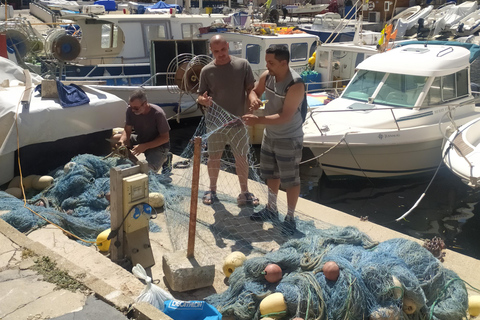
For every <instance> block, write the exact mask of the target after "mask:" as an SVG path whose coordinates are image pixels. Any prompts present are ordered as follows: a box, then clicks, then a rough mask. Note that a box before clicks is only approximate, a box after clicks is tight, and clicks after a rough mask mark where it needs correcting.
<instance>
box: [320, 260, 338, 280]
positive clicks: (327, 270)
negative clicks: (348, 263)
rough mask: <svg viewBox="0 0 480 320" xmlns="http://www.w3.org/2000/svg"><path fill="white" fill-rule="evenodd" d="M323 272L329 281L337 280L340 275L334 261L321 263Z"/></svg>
mask: <svg viewBox="0 0 480 320" xmlns="http://www.w3.org/2000/svg"><path fill="white" fill-rule="evenodd" d="M323 274H324V275H325V278H327V279H328V280H330V281H337V279H338V276H339V275H340V268H339V267H338V265H337V264H336V263H335V262H334V261H328V262H326V263H325V264H324V265H323Z"/></svg>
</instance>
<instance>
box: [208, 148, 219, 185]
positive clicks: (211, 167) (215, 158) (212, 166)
mask: <svg viewBox="0 0 480 320" xmlns="http://www.w3.org/2000/svg"><path fill="white" fill-rule="evenodd" d="M221 158H222V153H221V152H220V153H212V154H209V155H208V161H207V168H208V177H209V178H210V191H212V192H217V180H218V173H219V172H220V160H221Z"/></svg>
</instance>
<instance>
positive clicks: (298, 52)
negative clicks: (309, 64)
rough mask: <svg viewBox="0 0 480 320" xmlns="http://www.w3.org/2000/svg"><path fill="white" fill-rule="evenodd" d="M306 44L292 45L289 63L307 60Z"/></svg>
mask: <svg viewBox="0 0 480 320" xmlns="http://www.w3.org/2000/svg"><path fill="white" fill-rule="evenodd" d="M307 54H308V43H292V46H291V48H290V61H292V62H295V61H304V60H307V59H308V56H307Z"/></svg>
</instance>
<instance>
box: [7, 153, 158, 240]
mask: <svg viewBox="0 0 480 320" xmlns="http://www.w3.org/2000/svg"><path fill="white" fill-rule="evenodd" d="M133 165H134V164H133V163H132V162H131V161H130V160H128V159H125V158H121V157H108V158H103V157H99V156H94V155H91V154H82V155H78V156H76V157H74V158H72V159H71V161H70V162H69V163H67V164H65V166H62V167H59V168H57V169H55V170H54V171H53V172H51V173H50V175H51V176H52V177H53V178H54V183H53V185H52V186H51V187H49V188H47V189H45V190H43V191H42V192H35V191H32V190H28V191H26V197H27V199H28V201H27V203H26V204H25V205H24V201H23V200H19V199H17V198H15V197H13V196H11V195H9V194H7V193H5V192H0V210H6V211H8V212H7V213H6V214H4V215H2V216H1V218H2V219H3V220H5V221H6V222H8V223H9V224H10V225H12V226H13V227H15V228H16V229H17V230H19V231H21V232H30V231H32V230H34V229H37V228H39V227H42V226H44V225H46V224H47V223H49V222H52V223H54V224H56V225H58V226H60V227H61V228H62V229H64V230H66V231H68V232H70V233H72V234H73V235H75V236H77V237H79V238H80V239H83V240H86V241H90V242H92V241H95V239H96V238H97V236H98V234H99V233H101V232H102V231H104V230H106V229H108V228H110V207H109V206H110V202H109V200H108V199H107V195H108V193H109V192H110V168H112V167H119V168H128V167H131V166H133ZM165 181H166V179H165V177H162V175H159V174H156V173H154V172H152V171H150V172H149V188H150V192H160V193H161V192H162V190H163V189H164V188H165V187H164V184H163V183H162V182H165ZM47 220H48V221H47ZM159 230H160V228H159V227H158V225H156V224H155V223H153V222H151V223H150V231H152V232H158V231H159Z"/></svg>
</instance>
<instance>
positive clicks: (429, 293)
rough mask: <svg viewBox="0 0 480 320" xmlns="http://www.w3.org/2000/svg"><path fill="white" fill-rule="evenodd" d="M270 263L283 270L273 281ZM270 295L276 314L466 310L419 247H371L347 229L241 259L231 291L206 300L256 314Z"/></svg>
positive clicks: (459, 313)
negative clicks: (330, 273)
mask: <svg viewBox="0 0 480 320" xmlns="http://www.w3.org/2000/svg"><path fill="white" fill-rule="evenodd" d="M328 261H333V262H335V263H336V264H337V265H338V266H339V268H340V275H339V277H338V279H337V280H336V281H331V280H328V279H326V277H325V275H324V273H323V266H324V264H325V263H326V262H328ZM271 263H274V264H277V265H278V266H280V267H281V269H282V271H283V278H282V279H281V280H280V281H279V282H278V283H269V282H267V281H266V280H265V276H264V274H263V273H262V272H263V271H264V269H265V267H266V266H267V265H268V264H271ZM394 279H397V281H395V280H394ZM398 281H399V282H398ZM275 292H280V293H282V294H283V297H284V300H285V302H286V305H287V311H286V313H285V314H283V315H282V314H280V318H282V319H292V318H295V317H300V318H302V319H349V320H351V319H359V320H360V319H372V320H373V319H375V320H377V319H419V320H420V319H444V320H454V319H459V320H460V319H462V318H463V317H465V316H466V310H467V307H468V295H467V291H466V288H465V285H464V283H463V281H461V280H460V279H459V278H458V276H457V275H456V274H455V273H454V272H452V271H450V270H448V269H445V268H444V267H443V266H442V264H441V262H440V261H439V260H438V259H436V258H435V257H434V256H433V255H432V254H431V253H430V252H429V251H428V250H426V249H425V248H423V247H422V246H421V245H419V244H417V243H416V242H413V241H410V240H406V239H392V240H387V241H385V242H382V243H380V244H376V243H373V242H372V241H371V240H370V238H369V237H368V236H367V235H365V234H363V233H362V232H360V231H359V230H358V229H356V228H353V227H347V228H340V227H332V228H329V229H326V230H316V231H311V232H310V234H309V235H307V236H306V237H304V238H301V239H293V240H289V241H288V242H286V243H284V244H283V245H282V246H280V248H279V249H278V250H277V251H273V252H270V253H267V254H265V255H264V256H262V257H256V258H251V259H248V260H246V261H245V262H244V264H243V265H242V266H241V267H238V268H236V269H235V271H234V272H233V274H232V275H231V277H230V278H229V288H228V289H227V290H226V291H225V292H223V293H221V294H214V295H212V296H209V297H207V298H206V301H207V302H208V303H210V304H212V305H214V306H215V307H216V308H217V309H218V310H219V311H220V312H221V313H222V314H223V315H224V316H234V317H235V319H244V320H247V319H248V320H252V319H260V317H261V315H260V310H259V305H260V302H261V301H262V299H263V298H265V297H266V296H268V295H269V294H271V293H275ZM263 316H266V315H263ZM275 316H276V317H277V318H278V317H279V315H278V314H277V315H275Z"/></svg>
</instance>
